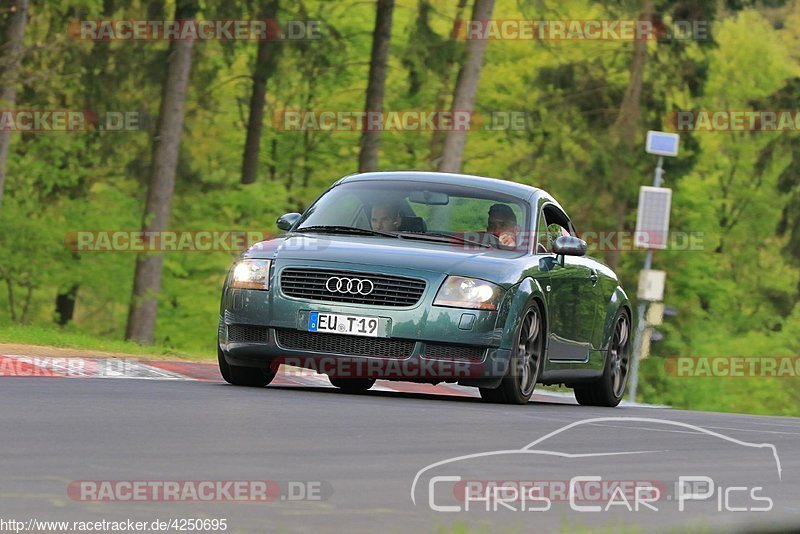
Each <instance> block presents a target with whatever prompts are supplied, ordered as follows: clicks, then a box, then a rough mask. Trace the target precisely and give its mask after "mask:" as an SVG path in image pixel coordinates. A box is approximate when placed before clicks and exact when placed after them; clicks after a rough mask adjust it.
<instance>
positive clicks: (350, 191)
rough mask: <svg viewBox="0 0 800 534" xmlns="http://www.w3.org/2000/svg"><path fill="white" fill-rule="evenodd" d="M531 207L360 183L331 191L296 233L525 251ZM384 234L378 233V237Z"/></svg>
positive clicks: (477, 195)
mask: <svg viewBox="0 0 800 534" xmlns="http://www.w3.org/2000/svg"><path fill="white" fill-rule="evenodd" d="M528 211H529V210H528V207H527V203H526V202H525V201H524V200H522V199H519V198H516V197H513V196H509V195H505V194H502V193H498V192H495V191H489V190H485V189H478V188H474V187H464V186H460V185H448V184H436V183H430V182H419V181H357V182H348V183H344V184H342V185H339V186H337V187H334V188H333V189H331V190H330V191H329V192H328V193H326V194H325V195H323V196H322V197H321V198H320V199H319V200H318V201H317V202H316V203H315V204H314V205H313V206H311V207H310V208H309V209H308V210H307V211H306V213H305V214H304V215H303V218H302V219H301V221H300V223H299V224H298V226H297V227H296V228H295V230H296V231H314V230H319V231H325V230H330V231H336V230H338V231H344V230H346V229H348V228H357V229H362V230H369V231H371V232H372V235H382V234H385V233H389V234H393V235H400V236H402V237H406V238H412V239H413V238H417V239H425V240H431V241H434V240H438V241H444V242H449V241H452V240H468V241H470V242H477V243H481V244H483V245H487V246H492V247H497V248H518V247H520V246H521V244H522V243H521V239H520V236H521V234H522V231H521V230H522V229H523V228H526V227H527V226H528V220H529V213H528ZM378 232H380V233H378Z"/></svg>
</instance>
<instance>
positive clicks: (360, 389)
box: [328, 376, 375, 393]
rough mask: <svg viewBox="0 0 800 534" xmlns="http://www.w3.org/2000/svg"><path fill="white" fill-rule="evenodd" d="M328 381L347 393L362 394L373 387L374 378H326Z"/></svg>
mask: <svg viewBox="0 0 800 534" xmlns="http://www.w3.org/2000/svg"><path fill="white" fill-rule="evenodd" d="M328 380H329V381H330V383H331V384H332V385H333V386H336V387H337V388H339V389H341V390H342V391H344V392H347V393H364V392H365V391H367V390H368V389H369V388H371V387H372V386H373V385H375V379H374V378H339V377H335V376H328Z"/></svg>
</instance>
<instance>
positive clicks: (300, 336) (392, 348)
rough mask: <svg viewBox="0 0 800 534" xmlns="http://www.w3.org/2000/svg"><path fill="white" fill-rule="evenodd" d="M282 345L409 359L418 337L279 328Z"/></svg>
mask: <svg viewBox="0 0 800 534" xmlns="http://www.w3.org/2000/svg"><path fill="white" fill-rule="evenodd" d="M276 333H277V341H278V345H279V346H280V347H281V348H284V349H289V350H303V351H309V352H322V353H326V354H335V355H340V356H368V357H372V358H392V359H405V358H408V357H409V356H411V353H412V352H413V351H414V344H415V342H414V341H411V340H408V339H388V338H375V337H363V336H349V335H346V334H326V333H319V332H303V331H302V330H290V329H287V328H278V329H276Z"/></svg>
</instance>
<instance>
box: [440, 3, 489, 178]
mask: <svg viewBox="0 0 800 534" xmlns="http://www.w3.org/2000/svg"><path fill="white" fill-rule="evenodd" d="M493 9H494V0H475V4H474V5H473V6H472V20H481V21H488V20H489V19H490V18H491V16H492V10H493ZM485 49H486V39H470V40H468V41H467V57H466V60H465V61H464V65H463V66H462V67H461V70H459V72H458V79H457V80H456V88H455V91H453V106H452V108H451V109H452V111H453V112H460V113H470V114H471V113H472V109H473V107H474V105H475V94H476V93H477V91H478V81H479V80H480V76H481V67H482V66H483V52H484V50H485ZM470 122H471V121H470ZM467 133H468V132H467V131H466V130H463V129H459V130H456V129H451V130H449V131H448V132H447V134H446V135H445V138H444V147H443V149H442V161H441V162H440V163H439V171H441V172H459V171H461V162H462V160H463V158H464V145H465V144H466V142H467Z"/></svg>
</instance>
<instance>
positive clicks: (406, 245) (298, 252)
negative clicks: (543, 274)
mask: <svg viewBox="0 0 800 534" xmlns="http://www.w3.org/2000/svg"><path fill="white" fill-rule="evenodd" d="M524 256H525V253H524V252H519V251H515V250H500V249H496V248H491V249H488V248H478V247H477V246H470V245H464V244H460V243H432V242H425V241H414V240H410V239H395V238H390V237H381V236H350V235H311V234H302V235H301V234H287V235H285V236H281V237H278V238H275V239H270V240H268V241H261V242H260V243H256V244H255V245H253V246H252V247H250V248H249V249H248V250H247V251H245V252H244V254H243V257H246V258H264V259H275V260H278V261H283V260H302V261H304V262H308V261H320V262H327V263H343V264H344V263H346V264H351V265H370V266H382V267H398V268H403V269H416V270H422V271H432V272H437V273H445V274H457V275H462V276H473V277H476V278H482V279H487V280H491V281H496V282H503V281H506V280H510V281H515V280H516V274H517V273H518V268H519V265H518V264H517V261H515V260H517V259H519V258H522V257H524Z"/></svg>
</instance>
